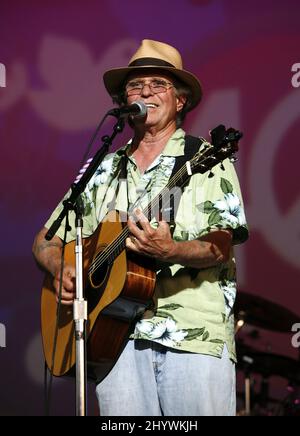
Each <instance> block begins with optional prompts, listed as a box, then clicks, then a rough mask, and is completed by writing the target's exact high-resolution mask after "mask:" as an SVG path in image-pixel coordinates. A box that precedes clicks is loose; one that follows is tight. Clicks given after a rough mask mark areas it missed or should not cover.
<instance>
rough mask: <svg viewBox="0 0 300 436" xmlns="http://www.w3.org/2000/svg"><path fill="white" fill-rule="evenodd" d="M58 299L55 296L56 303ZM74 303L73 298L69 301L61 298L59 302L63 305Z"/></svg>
mask: <svg viewBox="0 0 300 436" xmlns="http://www.w3.org/2000/svg"><path fill="white" fill-rule="evenodd" d="M58 301H59V299H58V297H56V303H58ZM73 303H74V300H72V301H69V300H63V299H61V304H63V305H64V306H72V305H73Z"/></svg>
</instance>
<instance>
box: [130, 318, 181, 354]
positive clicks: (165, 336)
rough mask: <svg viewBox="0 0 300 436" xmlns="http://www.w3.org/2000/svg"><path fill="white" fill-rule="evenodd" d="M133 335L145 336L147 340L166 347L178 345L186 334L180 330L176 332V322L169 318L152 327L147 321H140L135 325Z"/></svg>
mask: <svg viewBox="0 0 300 436" xmlns="http://www.w3.org/2000/svg"><path fill="white" fill-rule="evenodd" d="M135 333H137V334H141V335H143V334H146V335H147V336H148V338H149V339H152V340H154V341H156V342H159V343H160V344H162V345H165V346H167V347H172V346H174V345H178V344H179V342H182V341H183V340H184V338H185V337H186V336H187V334H188V333H187V332H184V331H182V330H177V326H176V322H175V321H174V320H173V319H171V318H167V319H166V320H163V321H160V322H159V323H158V324H156V325H153V324H152V323H151V322H149V321H140V322H139V323H138V324H137V325H136V332H135Z"/></svg>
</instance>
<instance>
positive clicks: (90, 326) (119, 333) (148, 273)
mask: <svg viewBox="0 0 300 436" xmlns="http://www.w3.org/2000/svg"><path fill="white" fill-rule="evenodd" d="M240 137H241V134H240V132H238V131H236V130H234V129H232V128H231V129H228V130H227V131H226V134H225V136H222V140H220V141H219V142H218V144H216V145H210V144H209V145H206V146H205V147H203V149H201V150H199V151H198V152H197V153H196V154H195V155H194V157H193V158H192V159H190V160H189V161H188V162H186V163H185V164H184V165H183V166H182V167H181V168H180V169H179V170H178V171H177V172H176V174H175V175H174V176H172V177H171V178H170V180H169V182H168V184H167V185H166V187H165V188H164V189H163V190H162V191H161V192H160V193H159V195H157V196H156V197H155V198H154V199H153V200H152V201H151V202H150V203H149V204H148V206H147V207H146V208H145V209H144V210H143V213H144V215H146V216H147V217H150V216H151V213H152V214H153V211H155V210H160V208H161V207H162V205H163V207H166V204H168V201H169V198H168V197H169V193H170V191H172V190H174V188H176V187H179V188H183V187H184V186H186V185H187V183H188V182H189V180H190V177H191V176H192V175H193V174H195V173H202V174H203V173H205V172H207V171H209V170H211V169H212V168H213V167H214V166H215V165H217V164H218V163H221V162H222V161H223V160H225V159H226V158H231V157H233V155H234V154H235V153H236V152H237V151H238V139H239V138H240ZM152 216H153V215H152ZM128 236H129V229H128V226H127V224H126V222H125V223H124V220H123V219H120V214H119V213H118V212H117V211H111V212H109V213H108V215H107V216H106V217H105V219H104V220H103V221H102V222H101V223H100V224H99V226H98V228H97V229H96V231H95V232H94V233H93V235H92V236H90V237H88V238H84V239H83V247H84V255H83V257H84V261H83V263H84V267H83V278H84V290H85V298H86V299H87V301H88V320H87V323H86V335H87V373H88V378H90V379H93V380H97V381H100V380H102V379H103V378H104V377H105V376H106V375H107V374H108V373H109V371H110V370H111V369H112V367H113V366H114V364H115V363H116V361H117V359H118V357H119V355H120V353H121V351H122V349H123V347H124V345H125V343H126V341H127V339H128V336H129V334H130V332H131V331H132V327H133V326H134V324H135V322H136V321H137V319H139V318H140V317H142V315H143V313H144V311H145V310H146V309H147V308H148V307H149V306H151V304H152V297H153V294H154V289H155V280H156V273H155V263H154V262H153V259H150V258H147V257H143V256H136V255H133V254H131V253H129V252H126V250H125V247H126V244H125V241H126V238H127V237H128ZM65 263H67V264H71V265H74V266H75V241H72V242H70V243H68V244H67V245H66V247H65ZM56 322H58V334H57V342H56V352H55V358H54V361H53V347H54V342H55V340H54V338H55V330H56ZM41 328H42V340H43V349H44V355H45V360H46V364H47V366H48V368H49V370H50V371H52V373H53V375H55V376H63V375H72V374H73V372H74V368H75V363H76V362H75V357H76V356H75V337H74V321H73V307H72V306H65V305H61V307H60V313H59V316H58V319H57V303H56V296H55V291H54V288H53V277H52V276H51V275H50V274H46V277H45V280H44V283H43V289H42V299H41Z"/></svg>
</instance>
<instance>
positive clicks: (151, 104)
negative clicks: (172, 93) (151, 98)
mask: <svg viewBox="0 0 300 436" xmlns="http://www.w3.org/2000/svg"><path fill="white" fill-rule="evenodd" d="M145 105H146V107H147V108H149V109H156V108H157V107H158V104H155V103H145Z"/></svg>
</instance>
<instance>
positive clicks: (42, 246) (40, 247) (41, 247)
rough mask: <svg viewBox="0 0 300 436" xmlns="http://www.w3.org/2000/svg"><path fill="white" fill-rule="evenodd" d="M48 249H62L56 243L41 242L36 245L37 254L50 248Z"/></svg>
mask: <svg viewBox="0 0 300 436" xmlns="http://www.w3.org/2000/svg"><path fill="white" fill-rule="evenodd" d="M50 247H58V248H62V246H61V244H59V243H58V242H51V241H45V242H41V243H40V244H38V246H37V252H38V253H40V252H41V251H43V250H45V249H46V248H50Z"/></svg>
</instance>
